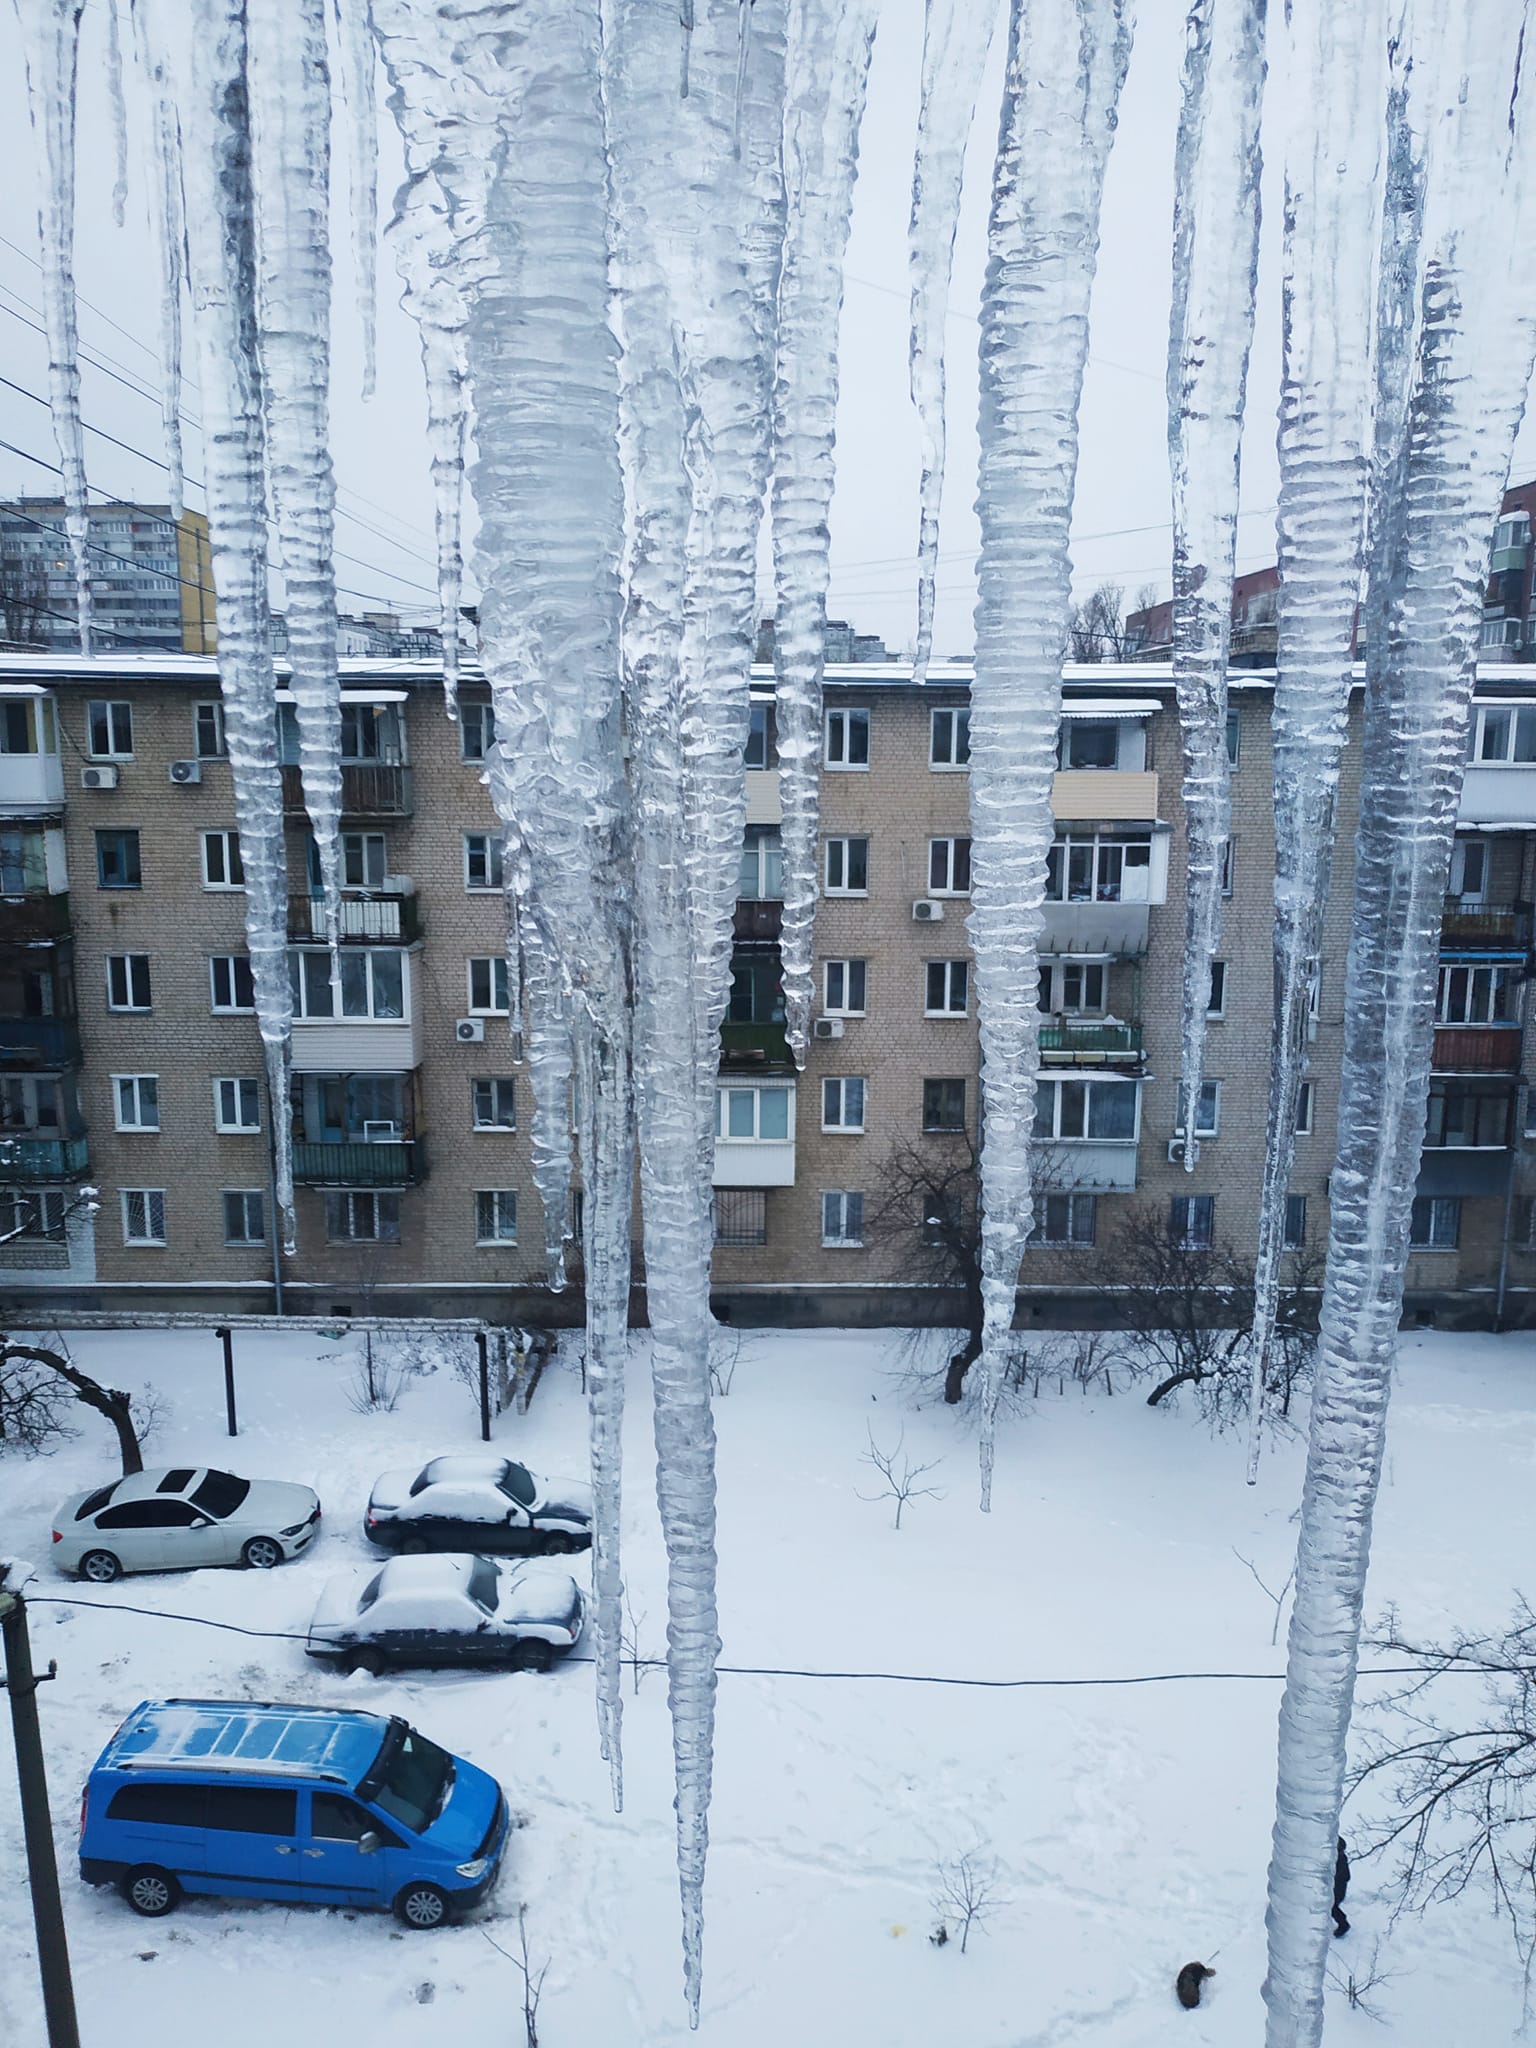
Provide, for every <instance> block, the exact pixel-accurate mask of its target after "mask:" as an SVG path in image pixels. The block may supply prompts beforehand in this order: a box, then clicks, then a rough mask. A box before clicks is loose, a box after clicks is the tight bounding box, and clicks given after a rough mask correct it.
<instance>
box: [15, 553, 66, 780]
mask: <svg viewBox="0 0 1536 2048" xmlns="http://www.w3.org/2000/svg"><path fill="white" fill-rule="evenodd" d="M59 566H60V567H61V568H62V566H63V564H62V563H61V564H60V565H59ZM58 751H59V749H58V745H57V743H56V741H55V738H54V729H53V704H52V702H51V701H50V700H49V699H48V698H46V697H44V698H41V699H36V700H34V699H32V698H27V697H7V698H5V699H4V700H3V701H0V754H56V753H57V752H58Z"/></svg>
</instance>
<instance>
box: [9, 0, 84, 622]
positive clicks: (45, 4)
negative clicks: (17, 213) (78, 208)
mask: <svg viewBox="0 0 1536 2048" xmlns="http://www.w3.org/2000/svg"><path fill="white" fill-rule="evenodd" d="M16 12H17V15H18V17H19V19H20V22H21V36H22V48H23V50H24V52H25V54H26V66H27V105H28V108H29V110H30V112H31V116H32V127H33V130H34V132H35V133H36V134H37V135H38V136H39V137H40V138H41V140H42V145H43V160H42V164H41V166H40V167H39V171H38V177H39V180H40V186H41V196H40V203H39V206H38V214H37V227H38V236H39V240H40V242H41V246H42V258H43V325H44V326H45V327H46V328H47V330H48V409H49V413H50V415H51V417H52V420H53V438H54V442H55V444H56V446H57V448H58V451H59V467H60V470H61V471H62V473H63V478H64V527H65V531H66V532H67V533H68V535H69V549H70V553H71V555H72V556H73V557H74V564H75V612H76V616H77V617H78V619H79V622H80V652H81V653H82V654H89V653H90V651H91V557H90V516H89V513H88V510H87V499H86V483H85V434H84V430H83V428H82V427H81V424H80V359H79V354H78V345H77V338H76V332H75V73H76V70H77V68H78V65H79V57H80V17H81V15H82V14H83V13H84V12H85V0H16Z"/></svg>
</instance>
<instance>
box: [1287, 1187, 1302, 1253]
mask: <svg viewBox="0 0 1536 2048" xmlns="http://www.w3.org/2000/svg"><path fill="white" fill-rule="evenodd" d="M1306 1241H1307V1198H1306V1196H1305V1195H1287V1196H1286V1198H1285V1235H1284V1238H1283V1240H1282V1242H1283V1244H1284V1247H1285V1249H1286V1251H1288V1252H1299V1251H1300V1250H1301V1248H1302V1246H1303V1245H1304V1244H1305V1243H1306Z"/></svg>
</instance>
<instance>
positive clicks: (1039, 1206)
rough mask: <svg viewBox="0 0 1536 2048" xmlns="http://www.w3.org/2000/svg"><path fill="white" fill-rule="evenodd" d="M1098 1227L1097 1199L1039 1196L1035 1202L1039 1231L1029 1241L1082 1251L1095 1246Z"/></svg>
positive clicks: (1033, 1233)
mask: <svg viewBox="0 0 1536 2048" xmlns="http://www.w3.org/2000/svg"><path fill="white" fill-rule="evenodd" d="M1097 1225H1098V1204H1097V1201H1096V1199H1095V1197H1094V1196H1092V1195H1039V1196H1037V1197H1036V1198H1035V1227H1034V1229H1033V1230H1032V1231H1031V1232H1030V1238H1029V1241H1030V1243H1031V1244H1037V1245H1047V1244H1049V1245H1065V1246H1077V1247H1079V1248H1082V1247H1086V1246H1089V1245H1091V1244H1092V1243H1093V1241H1094V1232H1095V1230H1096V1228H1097Z"/></svg>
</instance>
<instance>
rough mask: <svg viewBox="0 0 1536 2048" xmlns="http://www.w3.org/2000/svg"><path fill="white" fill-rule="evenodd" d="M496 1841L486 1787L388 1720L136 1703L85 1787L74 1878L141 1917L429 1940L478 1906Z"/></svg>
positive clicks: (484, 1779)
mask: <svg viewBox="0 0 1536 2048" xmlns="http://www.w3.org/2000/svg"><path fill="white" fill-rule="evenodd" d="M507 1829H508V1818H507V1802H506V1800H505V1798H504V1797H503V1796H502V1790H501V1787H500V1786H499V1785H498V1784H497V1782H496V1780H495V1779H494V1778H492V1777H488V1776H487V1775H486V1773H485V1772H484V1771H482V1770H478V1769H477V1768H476V1767H475V1765H474V1764H471V1763H466V1762H465V1761H464V1760H463V1758H462V1757H456V1756H450V1755H449V1753H448V1751H447V1750H445V1749H439V1748H438V1746H437V1744H436V1743H435V1742H429V1741H428V1740H427V1738H426V1736H424V1735H420V1734H418V1733H417V1731H416V1730H415V1729H414V1728H412V1727H411V1726H410V1725H409V1724H408V1723H407V1722H405V1721H402V1720H400V1719H399V1717H398V1716H395V1715H391V1716H390V1717H389V1718H388V1719H386V1718H385V1717H384V1716H383V1715H382V1714H361V1713H351V1712H348V1711H346V1710H343V1709H333V1708H328V1707H288V1706H277V1705H264V1704H259V1703H257V1702H255V1701H233V1702H230V1701H223V1700H145V1701H144V1702H143V1703H142V1704H141V1705H140V1706H137V1707H135V1708H134V1710H133V1712H132V1713H131V1714H130V1715H129V1716H128V1718H127V1720H126V1721H124V1723H123V1725H122V1726H121V1727H120V1728H119V1729H118V1731H117V1733H116V1734H115V1735H114V1736H113V1737H112V1740H111V1741H110V1742H109V1743H108V1744H107V1746H106V1748H105V1749H104V1750H103V1751H102V1753H101V1755H100V1756H99V1757H98V1758H97V1759H96V1764H95V1768H94V1769H93V1770H92V1772H91V1775H90V1777H89V1778H88V1779H87V1781H86V1787H85V1799H84V1802H83V1804H82V1806H81V1810H80V1875H81V1876H82V1877H83V1878H84V1879H85V1881H86V1883H87V1884H115V1885H117V1886H118V1887H119V1888H120V1889H121V1891H122V1894H123V1897H124V1898H125V1899H126V1900H127V1901H128V1903H129V1905H130V1906H132V1908H133V1910H134V1911H135V1912H136V1913H143V1914H145V1915H147V1916H148V1917H150V1918H152V1919H153V1918H157V1917H158V1916H159V1915H160V1914H162V1913H169V1912H170V1911H171V1910H172V1909H173V1907H175V1905H176V1904H177V1903H178V1901H179V1900H180V1898H181V1896H182V1894H183V1893H184V1892H198V1893H209V1894H214V1895H218V1896H223V1897H226V1898H237V1899H282V1900H290V1901H296V1902H298V1903H300V1904H304V1905H314V1906H379V1907H389V1906H392V1907H393V1908H394V1910H395V1912H396V1913H397V1914H398V1915H399V1917H400V1919H401V1920H403V1921H404V1922H405V1924H406V1926H407V1927H417V1928H431V1927H438V1926H441V1925H442V1923H443V1921H444V1920H446V1919H447V1918H448V1917H449V1915H450V1914H452V1913H458V1912H462V1911H464V1910H465V1909H466V1908H467V1907H470V1906H473V1905H475V1904H476V1903H477V1902H478V1901H479V1900H480V1899H482V1898H484V1897H485V1895H486V1893H487V1892H488V1891H489V1890H490V1888H491V1886H492V1885H493V1884H494V1883H495V1882H496V1877H497V1874H498V1872H499V1870H500V1867H501V1858H502V1852H503V1850H504V1849H505V1848H506V1842H507Z"/></svg>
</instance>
